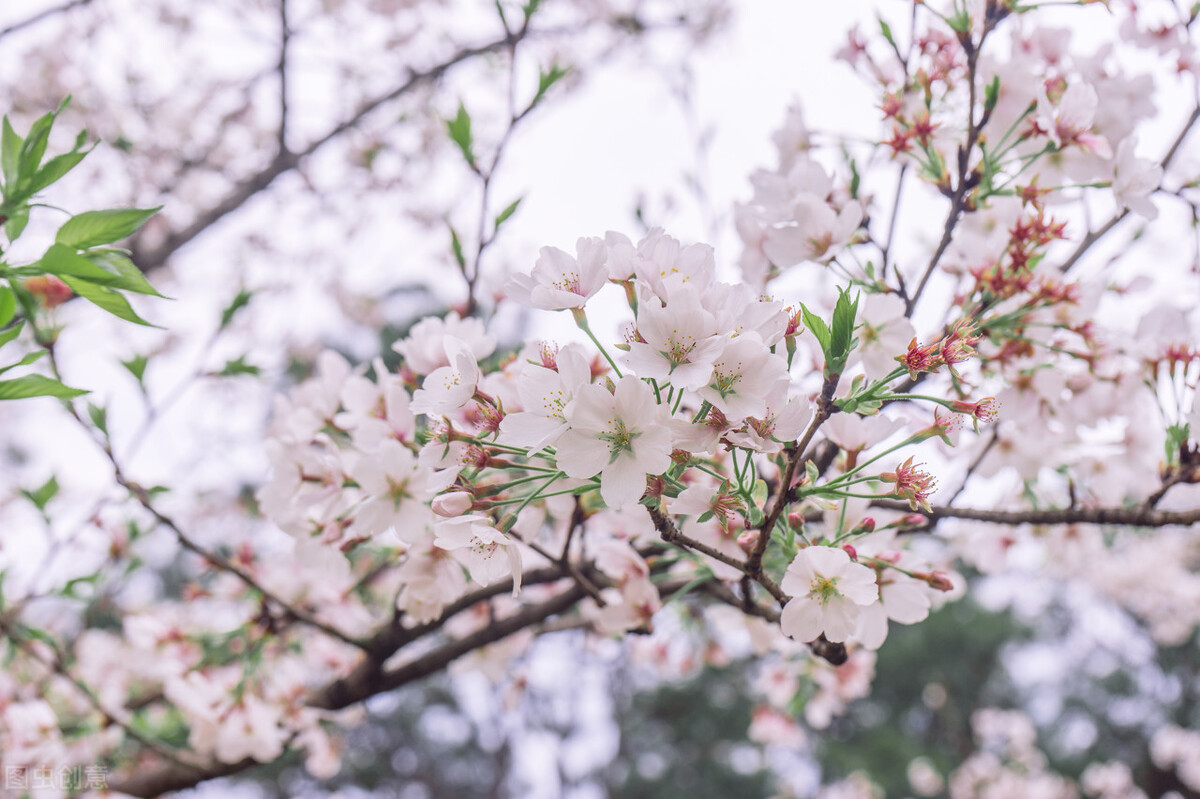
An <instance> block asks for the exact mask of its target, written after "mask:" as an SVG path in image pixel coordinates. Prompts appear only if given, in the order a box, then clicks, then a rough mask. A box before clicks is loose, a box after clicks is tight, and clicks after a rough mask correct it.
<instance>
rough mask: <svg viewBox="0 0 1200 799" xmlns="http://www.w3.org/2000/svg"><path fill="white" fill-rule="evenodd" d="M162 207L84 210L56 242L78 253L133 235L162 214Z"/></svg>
mask: <svg viewBox="0 0 1200 799" xmlns="http://www.w3.org/2000/svg"><path fill="white" fill-rule="evenodd" d="M159 208H162V206H161V205H160V206H159V207H158V208H112V209H108V210H104V211H84V212H83V213H82V214H77V215H75V216H73V217H71V218H70V219H68V220H67V221H66V224H64V225H63V226H62V227H61V228H59V229H58V235H57V236H55V237H54V240H55V241H56V242H58V243H59V244H65V245H66V246H68V247H73V248H75V249H77V250H86V249H88V248H89V247H96V246H98V245H101V244H112V243H113V242H114V241H120V240H121V239H124V238H127V237H128V236H131V235H132V234H133V233H134V232H135V231H136V230H137V229H138V228H140V227H141V226H142V225H144V224H145V223H146V220H147V219H149V218H150V217H152V216H154V215H155V214H156V213H158V210H159Z"/></svg>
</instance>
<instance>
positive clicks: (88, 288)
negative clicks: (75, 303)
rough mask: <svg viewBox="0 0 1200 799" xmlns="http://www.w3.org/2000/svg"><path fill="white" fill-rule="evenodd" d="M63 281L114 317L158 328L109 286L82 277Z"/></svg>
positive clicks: (67, 278)
mask: <svg viewBox="0 0 1200 799" xmlns="http://www.w3.org/2000/svg"><path fill="white" fill-rule="evenodd" d="M62 281H63V282H64V283H66V284H67V286H68V287H70V289H71V290H72V291H74V292H75V293H76V294H78V295H79V296H80V297H83V298H84V299H85V300H87V301H88V302H91V303H92V304H94V305H97V306H99V307H100V308H103V309H104V310H106V311H108V312H109V313H110V314H112V315H113V316H116V317H119V318H121V319H124V320H125V321H127V322H133V323H135V324H139V325H145V326H146V327H157V325H152V324H150V323H149V322H147V321H146V320H145V319H143V318H142V317H140V316H138V315H137V313H136V312H135V311H134V310H133V308H132V306H130V304H129V300H127V299H125V298H124V297H123V296H121V295H120V294H118V293H117V292H115V291H113V290H112V289H110V288H108V287H107V286H102V285H100V284H98V283H93V282H91V281H90V280H85V279H83V278H80V277H63V278H62Z"/></svg>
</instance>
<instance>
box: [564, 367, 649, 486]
mask: <svg viewBox="0 0 1200 799" xmlns="http://www.w3.org/2000/svg"><path fill="white" fill-rule="evenodd" d="M566 417H567V421H568V422H570V424H571V429H569V430H568V431H567V432H565V433H563V435H562V438H560V439H559V440H558V466H559V468H560V469H562V470H563V471H564V472H566V473H567V474H568V475H569V476H571V477H577V478H583V479H586V478H589V477H595V476H596V474H599V475H600V495H601V496H602V497H604V501H605V503H607V504H608V506H609V507H610V508H621V507H625V506H627V505H636V504H637V502H638V500H640V499H641V497H642V494H643V493H644V492H645V490H646V475H648V474H662V473H663V472H665V471H666V470H667V469H668V468H670V466H671V433H670V431H669V429H668V427H667V419H666V413H665V412H664V410H663V408H662V407H661V406H659V405H658V404H657V403H656V402H655V401H654V395H653V394H652V393H651V392H650V387H649V386H647V385H646V384H645V383H643V382H642V381H641V380H639V379H638V378H636V377H633V376H630V375H626V376H625V377H623V378H621V379H620V380H619V381H617V387H616V392H615V393H613V394H609V393H608V391H607V390H605V389H604V387H602V386H597V385H587V386H583V387H582V388H581V389H580V390H579V391H578V392H577V393H576V395H575V401H574V402H572V403H571V406H570V407H569V408H568V409H567V412H566Z"/></svg>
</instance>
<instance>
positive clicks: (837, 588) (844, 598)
mask: <svg viewBox="0 0 1200 799" xmlns="http://www.w3.org/2000/svg"><path fill="white" fill-rule="evenodd" d="M780 587H781V588H782V589H783V590H784V591H786V592H787V593H789V594H791V595H792V599H791V601H789V602H788V603H787V606H786V607H784V609H783V614H782V615H781V616H780V618H779V625H780V626H781V627H782V628H783V632H784V633H785V634H786V635H788V636H790V637H792V638H795V639H796V640H797V641H813V640H816V638H817V636H819V635H821V633H824V634H825V637H826V638H827V639H829V640H830V641H845V640H846V639H847V638H849V637H850V636H851V635H852V634H853V633H854V629H855V625H856V624H857V622H858V614H859V611H860V609H861V608H862V607H863V606H865V605H870V604H872V603H873V602H875V601H876V600H878V599H879V589H878V587H877V586H876V585H875V572H873V571H872V570H871V569H868V568H867V567H866V566H862V565H859V564H857V563H853V562H851V560H850V556H849V555H847V554H846V552H845V550H842V549H836V548H834V547H825V546H814V547H807V548H805V549H802V550H800V551H799V552H797V553H796V558H795V560H793V561H792V563H791V565H790V566H788V569H787V573H786V574H784V576H783V581H782V582H781V583H780Z"/></svg>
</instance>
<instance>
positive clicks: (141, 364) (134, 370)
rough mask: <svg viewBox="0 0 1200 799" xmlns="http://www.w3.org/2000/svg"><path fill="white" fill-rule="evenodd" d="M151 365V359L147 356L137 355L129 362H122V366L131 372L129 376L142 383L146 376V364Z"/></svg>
mask: <svg viewBox="0 0 1200 799" xmlns="http://www.w3.org/2000/svg"><path fill="white" fill-rule="evenodd" d="M148 363H150V359H149V358H147V357H146V356H145V355H135V356H133V357H132V358H130V359H129V360H128V361H121V365H122V366H124V367H125V368H126V369H128V370H129V374H131V375H133V378H134V379H135V380H137V381H138V383H141V382H142V380H143V379H144V378H145V376H146V364H148Z"/></svg>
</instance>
